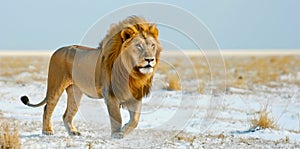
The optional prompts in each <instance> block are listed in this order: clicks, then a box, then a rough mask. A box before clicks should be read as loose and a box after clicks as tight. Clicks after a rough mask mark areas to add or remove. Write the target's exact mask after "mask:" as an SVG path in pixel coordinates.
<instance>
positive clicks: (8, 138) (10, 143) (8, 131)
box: [0, 122, 21, 149]
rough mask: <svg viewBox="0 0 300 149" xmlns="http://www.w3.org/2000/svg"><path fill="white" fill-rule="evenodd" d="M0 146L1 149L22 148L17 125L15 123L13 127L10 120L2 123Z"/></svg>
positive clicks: (0, 125) (0, 127)
mask: <svg viewBox="0 0 300 149" xmlns="http://www.w3.org/2000/svg"><path fill="white" fill-rule="evenodd" d="M0 148H1V149H11V148H13V149H19V148H21V143H20V139H19V131H18V126H17V125H14V126H13V129H12V128H11V124H10V123H8V122H1V123H0Z"/></svg>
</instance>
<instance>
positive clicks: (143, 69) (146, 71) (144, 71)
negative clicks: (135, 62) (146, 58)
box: [138, 64, 153, 74]
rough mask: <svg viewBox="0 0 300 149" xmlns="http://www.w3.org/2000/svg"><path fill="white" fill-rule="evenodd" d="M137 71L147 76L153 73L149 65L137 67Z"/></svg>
mask: <svg viewBox="0 0 300 149" xmlns="http://www.w3.org/2000/svg"><path fill="white" fill-rule="evenodd" d="M138 69H139V71H140V72H141V73H142V74H149V73H152V72H153V67H152V66H151V65H149V64H148V65H146V66H144V67H138Z"/></svg>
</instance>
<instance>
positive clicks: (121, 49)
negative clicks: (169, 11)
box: [99, 16, 162, 98]
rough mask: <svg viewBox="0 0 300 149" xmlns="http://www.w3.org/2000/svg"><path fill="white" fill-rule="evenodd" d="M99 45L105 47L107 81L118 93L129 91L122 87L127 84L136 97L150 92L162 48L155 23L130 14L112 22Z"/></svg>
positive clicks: (103, 48) (101, 47)
mask: <svg viewBox="0 0 300 149" xmlns="http://www.w3.org/2000/svg"><path fill="white" fill-rule="evenodd" d="M99 48H100V49H102V50H104V51H103V52H104V57H105V60H106V62H107V63H106V71H107V73H108V75H110V79H109V80H108V81H110V82H109V83H110V84H113V85H111V86H110V87H112V88H113V89H112V90H114V92H115V94H116V93H117V94H119V93H122V94H123V93H124V92H126V91H125V90H126V89H124V88H123V87H119V86H120V85H125V84H128V87H129V89H130V91H131V93H132V94H133V96H134V97H135V98H141V97H142V96H144V95H147V94H148V93H149V90H150V87H151V81H152V77H153V74H154V71H155V70H156V67H157V64H158V62H159V60H160V52H161V51H162V48H161V46H160V42H159V40H158V29H157V28H156V26H155V24H153V23H149V22H147V21H146V20H145V19H144V18H141V17H137V16H131V17H128V18H127V19H125V20H123V21H121V22H119V23H118V24H115V25H112V27H111V28H110V30H109V32H108V34H107V36H106V37H105V38H104V39H103V41H102V42H101V43H100V47H99ZM122 96H123V95H122Z"/></svg>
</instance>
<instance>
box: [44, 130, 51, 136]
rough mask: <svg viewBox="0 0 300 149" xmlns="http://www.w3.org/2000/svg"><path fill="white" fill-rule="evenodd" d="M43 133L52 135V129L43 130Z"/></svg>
mask: <svg viewBox="0 0 300 149" xmlns="http://www.w3.org/2000/svg"><path fill="white" fill-rule="evenodd" d="M43 134H44V135H53V134H54V131H53V130H43Z"/></svg>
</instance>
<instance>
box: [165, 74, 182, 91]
mask: <svg viewBox="0 0 300 149" xmlns="http://www.w3.org/2000/svg"><path fill="white" fill-rule="evenodd" d="M168 82H169V85H168V87H167V90H171V91H179V90H181V84H180V80H179V78H178V76H176V75H171V76H170V77H169V81H168Z"/></svg>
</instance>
